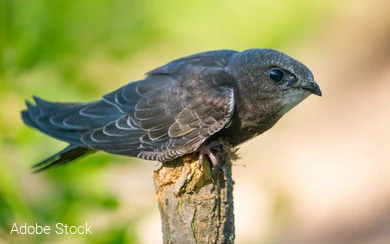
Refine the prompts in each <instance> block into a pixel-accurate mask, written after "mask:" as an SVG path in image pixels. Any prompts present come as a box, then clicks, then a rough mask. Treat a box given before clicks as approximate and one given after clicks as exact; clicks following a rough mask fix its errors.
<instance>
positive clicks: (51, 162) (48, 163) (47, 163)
mask: <svg viewBox="0 0 390 244" xmlns="http://www.w3.org/2000/svg"><path fill="white" fill-rule="evenodd" d="M34 100H35V102H36V104H37V105H36V106H34V105H33V104H31V103H29V102H26V104H27V109H26V110H23V111H22V119H23V122H24V123H25V124H26V125H28V126H31V127H33V128H36V129H38V130H40V131H42V132H44V133H46V134H48V135H50V136H53V137H55V138H58V139H60V140H64V141H67V142H68V143H70V145H69V146H68V147H66V148H65V149H64V150H62V151H60V152H58V153H56V154H54V155H53V156H51V157H49V158H47V159H45V160H43V161H42V162H40V163H38V164H36V165H34V166H33V167H32V168H33V170H34V172H39V171H43V170H46V169H49V168H52V167H56V166H60V165H64V164H66V163H69V162H70V161H72V160H74V159H76V158H79V157H81V156H83V155H85V154H87V153H91V152H94V150H93V149H89V148H86V147H82V146H79V145H77V144H80V139H79V134H81V133H83V131H77V132H73V133H71V132H72V131H66V130H57V129H56V128H55V127H54V128H53V125H50V124H48V123H46V124H43V123H42V121H40V120H39V118H40V117H45V116H46V117H49V116H50V115H53V114H56V113H59V112H61V111H63V112H67V111H69V112H72V111H73V110H78V109H80V107H82V104H70V103H68V104H66V103H50V102H46V101H44V100H42V99H40V98H38V97H34ZM45 125H46V126H45ZM76 143H77V144H76Z"/></svg>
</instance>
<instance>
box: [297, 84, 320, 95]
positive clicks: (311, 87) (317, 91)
mask: <svg viewBox="0 0 390 244" xmlns="http://www.w3.org/2000/svg"><path fill="white" fill-rule="evenodd" d="M301 88H302V89H304V90H306V91H309V92H311V93H313V94H316V95H317V96H322V92H321V89H320V87H319V86H318V85H317V83H315V82H314V81H311V82H308V83H306V84H305V85H303V86H301Z"/></svg>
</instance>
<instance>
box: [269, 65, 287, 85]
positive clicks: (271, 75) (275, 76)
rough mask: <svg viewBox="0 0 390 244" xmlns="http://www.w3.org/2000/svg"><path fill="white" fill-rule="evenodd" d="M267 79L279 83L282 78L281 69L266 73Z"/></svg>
mask: <svg viewBox="0 0 390 244" xmlns="http://www.w3.org/2000/svg"><path fill="white" fill-rule="evenodd" d="M268 76H269V78H271V80H273V81H277V82H278V81H281V80H283V77H284V72H283V71H282V70H281V69H278V68H273V69H271V70H270V71H269V73H268Z"/></svg>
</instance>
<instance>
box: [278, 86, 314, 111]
mask: <svg viewBox="0 0 390 244" xmlns="http://www.w3.org/2000/svg"><path fill="white" fill-rule="evenodd" d="M309 95H310V92H309V91H305V90H303V89H291V90H288V91H286V92H285V93H284V99H283V105H282V107H281V109H280V111H279V113H278V114H279V115H283V114H285V113H287V112H288V111H290V110H291V109H292V108H293V107H295V106H296V105H298V103H300V102H302V101H303V100H305V98H307V97H308V96H309Z"/></svg>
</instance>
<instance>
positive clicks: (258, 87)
mask: <svg viewBox="0 0 390 244" xmlns="http://www.w3.org/2000/svg"><path fill="white" fill-rule="evenodd" d="M312 93H314V94H316V95H318V96H321V90H320V88H319V87H318V85H317V84H316V83H315V81H314V78H313V75H312V73H311V72H310V70H309V69H308V68H306V66H305V65H303V64H302V63H300V62H298V61H296V60H294V59H293V58H291V57H289V56H287V55H286V54H283V53H281V52H278V51H275V50H270V49H250V50H246V51H243V52H236V51H230V50H220V51H210V52H205V53H199V54H195V55H192V56H188V57H184V58H181V59H177V60H174V61H172V62H170V63H168V64H166V65H164V66H162V67H159V68H157V69H154V70H152V71H150V72H148V73H147V74H146V77H145V78H144V79H143V80H139V81H135V82H131V83H128V84H127V85H125V86H123V87H121V88H119V89H118V90H116V91H114V92H111V93H109V94H107V95H104V96H103V97H102V98H101V99H100V100H97V101H93V102H88V103H51V102H47V101H44V100H42V99H40V98H37V97H34V100H35V103H36V105H33V104H31V103H29V102H26V104H27V110H24V111H22V118H23V121H24V123H25V124H27V125H29V126H31V127H33V128H36V129H38V130H40V131H42V132H43V133H45V134H47V135H49V136H51V137H54V138H56V139H59V140H62V141H65V142H68V143H69V144H70V145H69V146H68V147H67V148H65V149H64V150H62V151H60V152H58V153H57V154H55V155H53V156H51V157H49V158H48V159H45V160H44V161H42V162H41V163H39V164H37V165H35V166H34V169H35V170H36V171H41V170H44V169H47V168H51V167H53V166H57V165H63V164H65V163H68V162H70V161H72V160H74V159H76V158H78V157H80V156H82V155H84V154H86V153H89V152H93V151H96V150H102V151H106V152H108V153H113V154H121V155H126V156H132V157H139V158H143V159H147V160H157V161H168V160H172V159H174V158H177V157H180V156H183V155H186V154H188V153H191V152H194V151H199V153H200V158H201V160H203V156H204V155H205V154H207V155H208V156H209V157H210V159H211V161H212V162H213V164H217V160H216V158H215V157H214V155H213V154H212V152H211V150H210V147H209V146H208V145H211V144H212V142H213V141H216V140H217V139H219V138H223V139H224V140H226V141H227V142H229V143H230V144H232V145H233V146H236V145H238V144H241V143H243V142H245V141H247V140H248V139H251V138H253V137H255V136H257V135H259V134H261V133H263V132H264V131H266V130H268V129H270V128H271V127H272V126H273V125H274V124H275V123H276V122H277V121H278V120H279V119H280V118H281V117H282V116H283V115H284V114H285V113H286V112H288V111H289V110H290V109H292V108H293V107H294V106H296V105H297V104H298V103H300V102H301V101H303V100H304V99H305V98H306V97H308V96H309V95H310V94H312ZM210 143H211V144H210Z"/></svg>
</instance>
